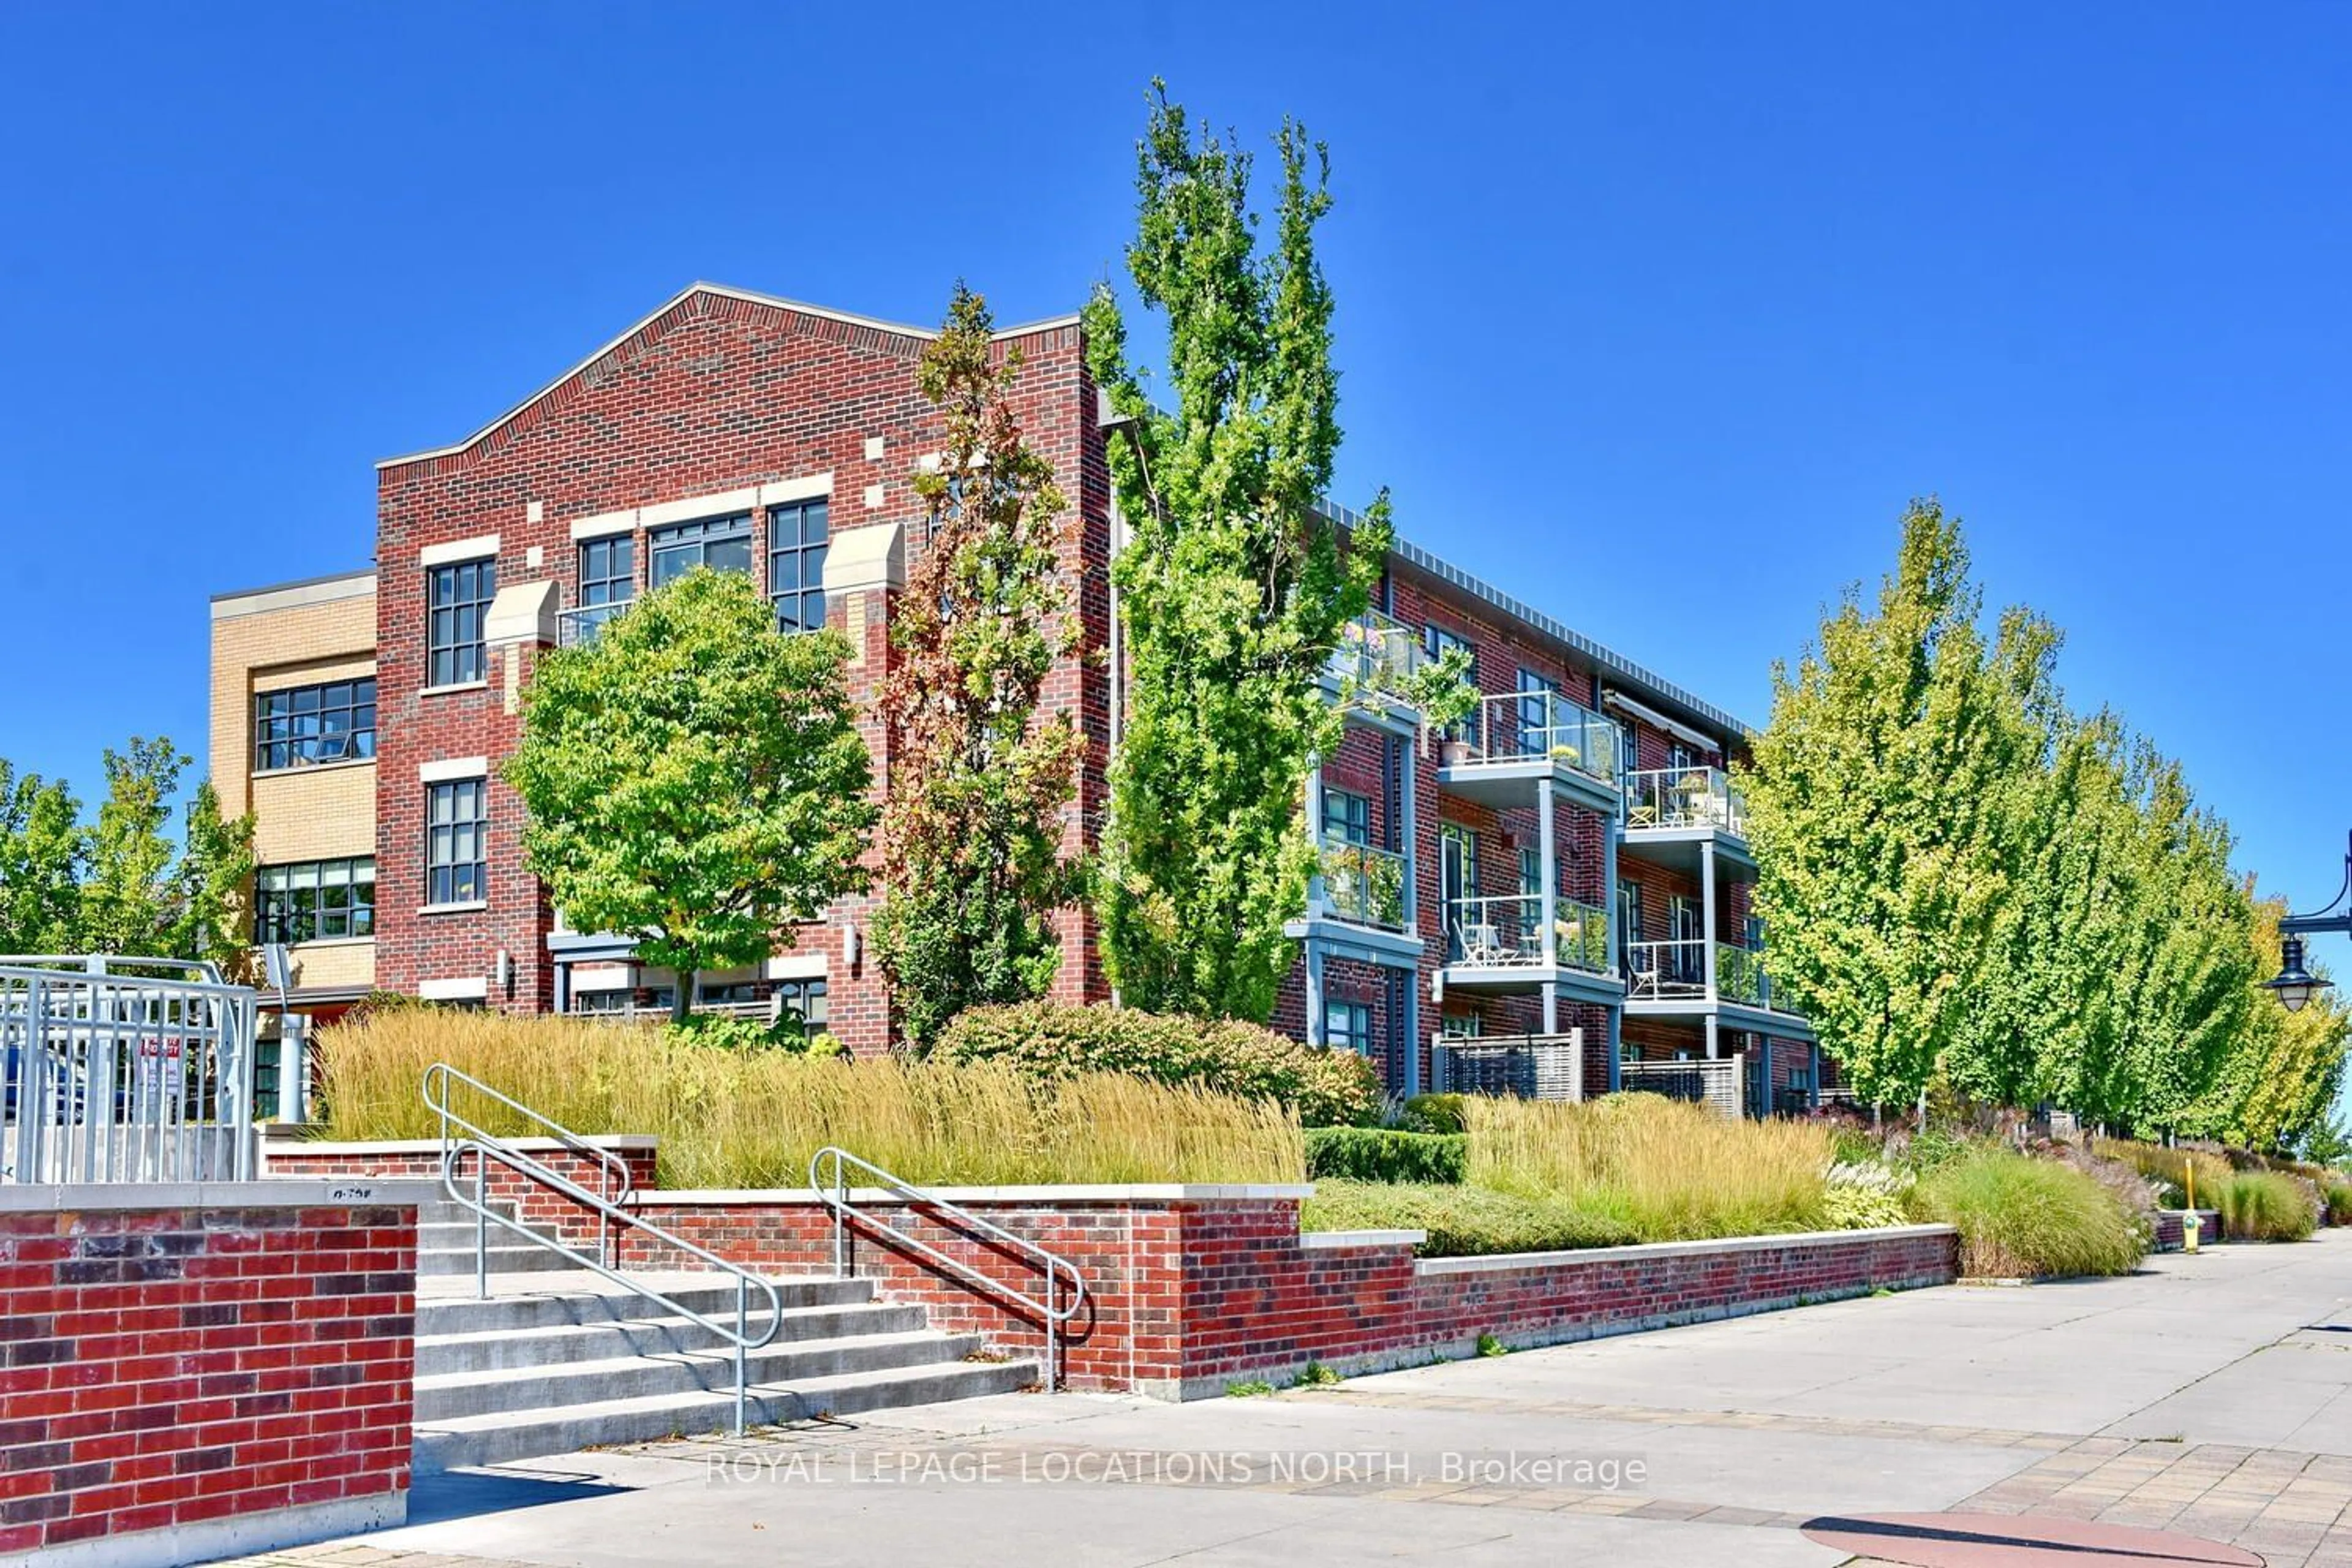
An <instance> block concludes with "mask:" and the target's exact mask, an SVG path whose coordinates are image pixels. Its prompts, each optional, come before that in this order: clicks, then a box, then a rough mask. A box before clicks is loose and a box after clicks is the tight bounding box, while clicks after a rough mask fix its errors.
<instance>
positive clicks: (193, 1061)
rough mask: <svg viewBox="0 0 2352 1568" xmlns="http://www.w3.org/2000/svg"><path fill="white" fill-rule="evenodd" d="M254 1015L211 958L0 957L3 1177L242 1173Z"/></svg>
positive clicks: (249, 998) (237, 1176)
mask: <svg viewBox="0 0 2352 1568" xmlns="http://www.w3.org/2000/svg"><path fill="white" fill-rule="evenodd" d="M190 976H194V978H189V977H190ZM256 1022H257V1008H256V1006H255V999H254V993H253V991H252V990H251V988H249V987H247V986H243V985H228V984H222V982H221V978H220V973H219V971H218V970H216V969H215V968H214V967H213V966H212V965H210V964H205V963H184V962H181V961H179V960H175V959H152V958H118V957H113V956H106V957H98V958H89V957H56V956H50V955H40V956H33V957H7V956H0V1182H5V1183H32V1182H196V1181H243V1180H247V1179H250V1178H251V1177H252V1175H253V1173H254V1162H255V1148H254V1137H253V1093H254V1034H255V1026H256Z"/></svg>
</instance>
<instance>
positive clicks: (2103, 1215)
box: [1910, 1148, 2147, 1279]
mask: <svg viewBox="0 0 2352 1568" xmlns="http://www.w3.org/2000/svg"><path fill="white" fill-rule="evenodd" d="M1910 1205H1911V1210H1912V1213H1913V1214H1914V1215H1916V1217H1917V1218H1920V1219H1925V1220H1937V1221H1941V1222H1943V1223H1945V1224H1948V1225H1951V1226H1957V1227H1958V1230H1959V1233H1960V1271H1961V1272H1962V1273H1963V1274H1967V1275H1970V1276H1974V1277H1977V1278H1980V1279H1982V1278H1998V1279H2015V1278H2020V1277H2024V1278H2037V1277H2038V1278H2051V1277H2058V1276H2064V1275H2073V1274H2127V1273H2129V1272H2130V1271H2131V1270H2132V1268H2134V1267H2135V1266H2136V1265H2137V1263H2138V1262H2139V1259H2140V1256H2141V1254H2143V1253H2144V1252H2145V1251H2146V1250H2147V1237H2146V1232H2145V1230H2144V1229H2143V1228H2142V1226H2141V1224H2140V1217H2139V1216H2138V1215H2135V1214H2132V1213H2129V1212H2127V1211H2126V1207H2125V1205H2123V1204H2122V1203H2121V1202H2119V1201H2118V1200H2117V1199H2116V1197H2115V1195H2114V1194H2112V1193H2110V1192H2108V1191H2107V1189H2106V1188H2105V1187H2103V1186H2101V1185H2100V1184H2099V1183H2098V1182H2097V1181H2096V1180H2095V1179H2094V1178H2093V1177H2091V1176H2090V1175H2088V1174H2087V1173H2084V1172H2082V1171H2078V1170H2076V1169H2074V1167H2073V1166H2072V1165H2068V1164H2064V1163H2060V1162H2058V1161H2055V1160H2036V1159H2032V1158H2029V1157H2027V1156H2026V1155H2023V1154H2017V1153H2012V1152H2009V1151H2007V1150H2002V1149H1992V1148H1978V1149H1974V1150H1972V1151H1970V1152H1967V1153H1965V1154H1962V1155H1959V1156H1958V1157H1957V1158H1955V1159H1951V1160H1948V1161H1946V1162H1944V1163H1941V1164H1938V1165H1937V1166H1936V1167H1935V1168H1934V1169H1932V1170H1930V1171H1928V1172H1927V1173H1925V1174H1923V1175H1922V1176H1921V1177H1920V1179H1919V1184H1918V1185H1917V1186H1916V1187H1915V1188H1913V1189H1912V1194H1911V1200H1910Z"/></svg>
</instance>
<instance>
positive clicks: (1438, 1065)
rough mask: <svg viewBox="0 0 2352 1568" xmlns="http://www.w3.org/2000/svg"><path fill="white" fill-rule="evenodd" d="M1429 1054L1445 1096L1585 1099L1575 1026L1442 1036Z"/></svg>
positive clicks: (1581, 1054) (1579, 1041) (1580, 1039)
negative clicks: (1547, 1031)
mask: <svg viewBox="0 0 2352 1568" xmlns="http://www.w3.org/2000/svg"><path fill="white" fill-rule="evenodd" d="M1429 1055H1430V1062H1431V1069H1432V1071H1433V1072H1434V1073H1435V1075H1436V1088H1437V1089H1438V1091H1439V1092H1440V1093H1443V1094H1494V1095H1517V1096H1518V1097H1519V1098H1520V1099H1521V1100H1582V1099H1583V1098H1584V1037H1583V1036H1582V1035H1581V1034H1580V1033H1578V1032H1576V1031H1573V1030H1571V1031H1570V1032H1569V1033H1567V1034H1564V1035H1501V1036H1496V1035H1488V1036H1485V1037H1470V1038H1447V1037H1440V1038H1438V1039H1435V1040H1432V1041H1431V1042H1430V1052H1429ZM1603 1087H1606V1086H1605V1085H1604V1086H1603Z"/></svg>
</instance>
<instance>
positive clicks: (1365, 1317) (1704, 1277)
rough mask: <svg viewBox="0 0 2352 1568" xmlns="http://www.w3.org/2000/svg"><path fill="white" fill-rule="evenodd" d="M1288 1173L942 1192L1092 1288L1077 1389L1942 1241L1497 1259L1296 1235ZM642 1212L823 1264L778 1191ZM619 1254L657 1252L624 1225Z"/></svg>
mask: <svg viewBox="0 0 2352 1568" xmlns="http://www.w3.org/2000/svg"><path fill="white" fill-rule="evenodd" d="M1306 1192H1307V1189H1306V1188H1302V1187H1255V1188H1253V1187H1174V1186H1169V1187H1129V1188H1087V1187H1067V1188H1025V1189H1024V1188H968V1189H943V1190H942V1192H941V1194H940V1195H941V1196H944V1197H948V1198H950V1199H951V1200H952V1201H954V1202H956V1203H958V1204H961V1205H964V1206H965V1207H967V1208H970V1209H971V1210H972V1211H973V1212H975V1213H977V1214H980V1215H983V1216H984V1217H986V1218H987V1219H989V1220H990V1221H992V1223H994V1224H996V1225H998V1226H1003V1228H1004V1229H1006V1230H1009V1231H1012V1232H1013V1233H1014V1234H1015V1235H1018V1236H1022V1237H1027V1238H1029V1239H1031V1240H1034V1241H1036V1242H1037V1243H1039V1244H1040V1245H1042V1246H1045V1247H1049V1248H1051V1249H1052V1250H1054V1251H1056V1252H1059V1253H1061V1254H1062V1255H1063V1256H1065V1257H1066V1258H1069V1259H1070V1260H1071V1261H1072V1262H1073V1263H1075V1264H1076V1265H1077V1267H1078V1269H1079V1271H1080V1273H1081V1274H1082V1275H1083V1276H1084V1277H1085V1279H1086V1281H1087V1288H1088V1291H1089V1295H1090V1300H1089V1302H1088V1306H1087V1310H1086V1311H1084V1312H1083V1313H1082V1314H1081V1316H1080V1317H1079V1318H1078V1319H1077V1320H1076V1321H1074V1322H1073V1323H1072V1325H1071V1327H1070V1329H1069V1331H1068V1332H1067V1334H1066V1341H1065V1343H1064V1346H1063V1348H1062V1372H1063V1375H1064V1377H1065V1379H1066V1382H1067V1384H1068V1385H1069V1386H1070V1387H1073V1388H1077V1389H1093V1390H1132V1391H1136V1392H1140V1393H1145V1394H1155V1395H1158V1396H1160V1397H1164V1398H1197V1397H1201V1396H1203V1395H1207V1394H1221V1393H1223V1391H1224V1388H1225V1386H1226V1385H1227V1384H1230V1383H1234V1382H1240V1381H1244V1380H1247V1379H1255V1378H1265V1379H1268V1380H1271V1381H1280V1380H1282V1379H1285V1378H1288V1377H1291V1376H1293V1375H1295V1374H1296V1373H1297V1372H1298V1370H1299V1369H1300V1368H1301V1367H1303V1366H1305V1365H1306V1363H1308V1362H1309V1361H1319V1362H1323V1363H1327V1364H1329V1365H1332V1366H1335V1367H1338V1368H1339V1369H1340V1370H1342V1371H1364V1370H1370V1369H1373V1368H1376V1367H1386V1366H1402V1365H1408V1364H1412V1363H1417V1362H1425V1361H1431V1360H1436V1359H1439V1358H1441V1357H1444V1356H1448V1355H1459V1354H1466V1353H1468V1352H1470V1351H1471V1350H1472V1349H1473V1348H1474V1347H1475V1344H1476V1342H1477V1339H1478V1336H1479V1335H1480V1334H1481V1333H1491V1334H1493V1335H1494V1336H1495V1337H1496V1339H1498V1340H1500V1341H1502V1342H1504V1343H1506V1344H1508V1345H1513V1346H1520V1347H1524V1346H1533V1345H1541V1344H1558V1343H1562V1342H1568V1341H1573V1340H1581V1339H1590V1338H1593V1337H1596V1336H1599V1335H1602V1334H1613V1333H1625V1332H1630V1331H1635V1330H1640V1329H1652V1328H1663V1327H1666V1326H1668V1325H1670V1324H1675V1323H1687V1322H1698V1321H1706V1320H1708V1319H1713V1318H1722V1317H1731V1316H1737V1315H1739V1314H1742V1313H1747V1312H1757V1311H1768V1310H1773V1309H1775V1308H1780V1307H1790V1306H1796V1305H1799V1304H1801V1303H1803V1302H1807V1301H1822V1300H1832V1299H1834V1298H1837V1297H1841V1296H1854V1295H1861V1294H1864V1293H1866V1292H1868V1291H1870V1290H1873V1289H1879V1288H1882V1287H1885V1288H1890V1289H1905V1288H1909V1287H1914V1286H1921V1285H1941V1284H1948V1283H1950V1282H1951V1280H1952V1279H1954V1278H1955V1277H1956V1275H1957V1272H1958V1239H1957V1237H1956V1236H1955V1234H1954V1232H1953V1231H1952V1230H1951V1229H1950V1228H1949V1227H1948V1226H1900V1227H1895V1228H1893V1229H1887V1230H1877V1231H1836V1232H1826V1233H1819V1234H1813V1235H1806V1236H1786V1237H1744V1238H1739V1239H1736V1240H1729V1241H1717V1242H1675V1243H1665V1244H1660V1245H1654V1246H1647V1247H1607V1248H1596V1249H1593V1250H1591V1251H1588V1252H1566V1253H1537V1254H1521V1255H1517V1256H1514V1257H1507V1258H1433V1259H1417V1258H1414V1257H1413V1255H1412V1247H1413V1246H1414V1244H1415V1243H1416V1242H1417V1241H1418V1240H1419V1237H1418V1236H1417V1235H1414V1234H1413V1233H1410V1232H1379V1233H1354V1234H1346V1235H1324V1236H1301V1235H1300V1233H1299V1230H1298V1205H1299V1200H1300V1198H1301V1196H1303V1195H1304V1194H1305V1193H1306ZM858 1202H859V1203H860V1204H861V1205H871V1206H872V1207H874V1208H875V1209H877V1211H884V1212H888V1213H890V1214H892V1215H894V1216H900V1217H898V1218H897V1219H896V1221H895V1223H900V1224H903V1225H905V1226H907V1227H908V1228H909V1229H911V1230H912V1231H913V1232H914V1234H915V1235H916V1236H917V1237H919V1238H920V1239H921V1240H922V1241H923V1242H924V1243H925V1244H926V1245H928V1246H929V1247H933V1248H935V1249H937V1250H939V1251H942V1252H945V1253H947V1254H948V1255H949V1256H950V1257H952V1258H958V1259H960V1260H961V1261H962V1262H964V1263H965V1264H966V1265H967V1266H968V1267H970V1268H974V1269H976V1270H978V1271H980V1272H981V1273H982V1274H983V1275H985V1276H986V1277H988V1278H990V1279H998V1280H1002V1281H1004V1282H1006V1283H1008V1284H1011V1285H1013V1286H1014V1287H1016V1288H1018V1289H1021V1290H1023V1291H1024V1293H1026V1294H1029V1295H1030V1296H1032V1297H1033V1298H1035V1297H1037V1296H1038V1295H1039V1293H1040V1292H1041V1291H1042V1289H1043V1283H1042V1279H1041V1277H1040V1276H1039V1274H1038V1273H1037V1271H1036V1269H1035V1268H1034V1266H1033V1265H1031V1264H1029V1263H1027V1262H1026V1261H1025V1260H1024V1258H1022V1257H1021V1256H1020V1255H1019V1254H1018V1253H1017V1252H1015V1251H1013V1249H1011V1248H1007V1247H1003V1245H1002V1244H1000V1243H996V1242H993V1241H992V1240H990V1239H989V1238H987V1237H983V1236H982V1235H980V1234H979V1233H977V1232H974V1231H971V1230H970V1229H969V1228H967V1227H962V1226H958V1225H956V1224H955V1223H954V1222H952V1221H950V1219H948V1218H947V1217H946V1216H944V1215H939V1214H937V1213H936V1212H934V1211H927V1210H914V1209H911V1208H910V1206H909V1205H905V1204H903V1203H900V1202H896V1201H894V1200H891V1199H889V1198H887V1196H886V1195H885V1194H880V1193H872V1194H860V1195H859V1198H858ZM639 1207H640V1212H641V1213H643V1214H644V1215H645V1216H646V1218H647V1219H649V1220H652V1221H653V1222H654V1223H656V1224H657V1225H660V1226H663V1227H664V1228H666V1229H668V1230H671V1231H674V1232H676V1233H677V1235H679V1236H681V1237H684V1238H686V1239H687V1240H689V1241H692V1242H694V1243H696V1244H697V1245H698V1246H701V1247H708V1248H709V1249H710V1250H711V1251H713V1252H715V1253H718V1254H719V1256H721V1257H724V1258H730V1259H731V1260H733V1261H736V1262H740V1263H745V1264H751V1265H754V1266H757V1267H760V1268H769V1269H773V1270H775V1271H777V1272H779V1273H819V1272H827V1271H829V1270H830V1269H831V1268H832V1245H833V1242H832V1237H833V1225H832V1221H831V1218H830V1217H829V1215H827V1214H826V1213H825V1211H824V1208H823V1207H822V1205H819V1204H817V1203H816V1201H815V1200H814V1198H813V1197H810V1196H807V1195H804V1194H794V1193H781V1192H773V1193H658V1194H648V1195H647V1196H646V1198H645V1199H644V1201H643V1202H642V1203H641V1205H639ZM625 1256H626V1257H627V1258H629V1260H630V1261H633V1262H635V1263H636V1264H637V1265H638V1266H639V1267H645V1268H657V1267H668V1266H675V1260H674V1258H671V1259H665V1258H662V1257H661V1256H660V1255H659V1253H658V1252H656V1251H655V1250H653V1249H652V1248H651V1247H649V1246H648V1245H647V1244H646V1243H645V1242H643V1241H642V1240H633V1241H632V1243H631V1244H630V1247H629V1248H628V1249H627V1250H626V1252H625ZM851 1258H852V1264H853V1267H854V1269H855V1271H856V1272H857V1273H859V1274H861V1275H866V1276H871V1277H878V1278H879V1279H881V1280H882V1288H883V1293H884V1295H885V1296H887V1297H888V1298H890V1299H893V1300H909V1301H919V1302H921V1303H922V1304H923V1305H924V1306H925V1307H926V1308H927V1309H928V1310H929V1312H930V1314H931V1318H932V1321H933V1323H934V1325H935V1326H937V1327H940V1328H948V1329H956V1330H965V1331H980V1332H982V1333H985V1334H987V1335H988V1336H989V1339H990V1341H991V1342H992V1344H994V1345H995V1346H997V1347H998V1348H1000V1349H1004V1350H1012V1351H1018V1352H1027V1353H1037V1352H1042V1351H1043V1349H1044V1341H1045V1334H1044V1330H1043V1326H1042V1323H1041V1322H1040V1321H1038V1320H1037V1319H1036V1317H1035V1315H1034V1314H1033V1313H1027V1312H1024V1311H1023V1310H1019V1309H1018V1308H1015V1307H1013V1306H1012V1305H1011V1304H1009V1303H1007V1302H1006V1301H1004V1300H1003V1298H1002V1297H1001V1296H999V1295H993V1294H983V1293H982V1292H980V1291H977V1290H974V1289H971V1288H970V1287H968V1286H967V1285H965V1284H964V1283H962V1282H961V1281H960V1280H958V1279H955V1278H953V1277H952V1276H951V1275H950V1273H948V1272H947V1271H945V1270H942V1269H940V1268H939V1267H938V1266H936V1265H934V1264H931V1263H929V1262H928V1261H926V1260H925V1259H923V1258H919V1257H918V1256H917V1255H916V1254H914V1253H913V1252H912V1251H910V1250H908V1249H905V1248H902V1247H896V1246H895V1245H894V1244H893V1243H891V1242H890V1241H889V1240H888V1239H887V1237H880V1236H878V1235H877V1234H875V1233H874V1232H872V1231H871V1230H870V1229H861V1230H859V1231H858V1232H856V1233H855V1239H854V1242H853V1246H852V1251H851Z"/></svg>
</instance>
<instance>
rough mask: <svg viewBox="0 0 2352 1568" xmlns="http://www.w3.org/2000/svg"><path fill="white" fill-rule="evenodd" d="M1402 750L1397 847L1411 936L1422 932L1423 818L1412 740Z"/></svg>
mask: <svg viewBox="0 0 2352 1568" xmlns="http://www.w3.org/2000/svg"><path fill="white" fill-rule="evenodd" d="M1398 750H1399V751H1400V752H1401V753H1402V755H1401V757H1400V758H1399V760H1398V763H1397V801H1396V809H1397V822H1398V825H1399V829H1400V831H1399V832H1398V834H1397V846H1398V847H1399V848H1400V849H1402V851H1403V852H1404V930H1405V934H1406V935H1407V936H1417V935H1419V934H1420V931H1421V927H1420V924H1419V921H1420V918H1421V819H1420V818H1419V817H1418V816H1415V815H1414V812H1413V804H1414V803H1413V792H1414V788H1415V785H1414V784H1413V778H1412V773H1413V769H1414V768H1415V767H1417V766H1419V765H1420V758H1419V757H1418V756H1417V755H1415V753H1414V752H1413V748H1412V742H1410V741H1408V742H1403V743H1402V745H1401V746H1399V747H1398Z"/></svg>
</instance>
